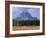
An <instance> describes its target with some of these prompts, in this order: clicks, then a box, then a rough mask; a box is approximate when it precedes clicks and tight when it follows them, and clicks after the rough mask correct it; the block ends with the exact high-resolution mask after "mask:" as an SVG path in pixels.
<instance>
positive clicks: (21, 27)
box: [13, 26, 40, 30]
mask: <svg viewBox="0 0 46 38" xmlns="http://www.w3.org/2000/svg"><path fill="white" fill-rule="evenodd" d="M36 29H37V30H38V29H40V26H14V27H13V30H36Z"/></svg>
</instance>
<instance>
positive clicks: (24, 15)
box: [16, 9, 37, 20]
mask: <svg viewBox="0 0 46 38" xmlns="http://www.w3.org/2000/svg"><path fill="white" fill-rule="evenodd" d="M16 20H37V18H36V17H32V16H31V14H30V13H28V11H27V10H26V9H25V10H23V12H22V13H21V14H20V15H19V16H18V17H16Z"/></svg>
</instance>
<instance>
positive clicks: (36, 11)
mask: <svg viewBox="0 0 46 38" xmlns="http://www.w3.org/2000/svg"><path fill="white" fill-rule="evenodd" d="M25 8H26V7H25ZM23 9H24V8H23V7H13V8H12V19H15V18H16V17H19V16H20V14H21V13H23ZM26 9H27V11H28V13H30V15H31V16H32V17H37V18H38V19H40V8H26Z"/></svg>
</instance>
